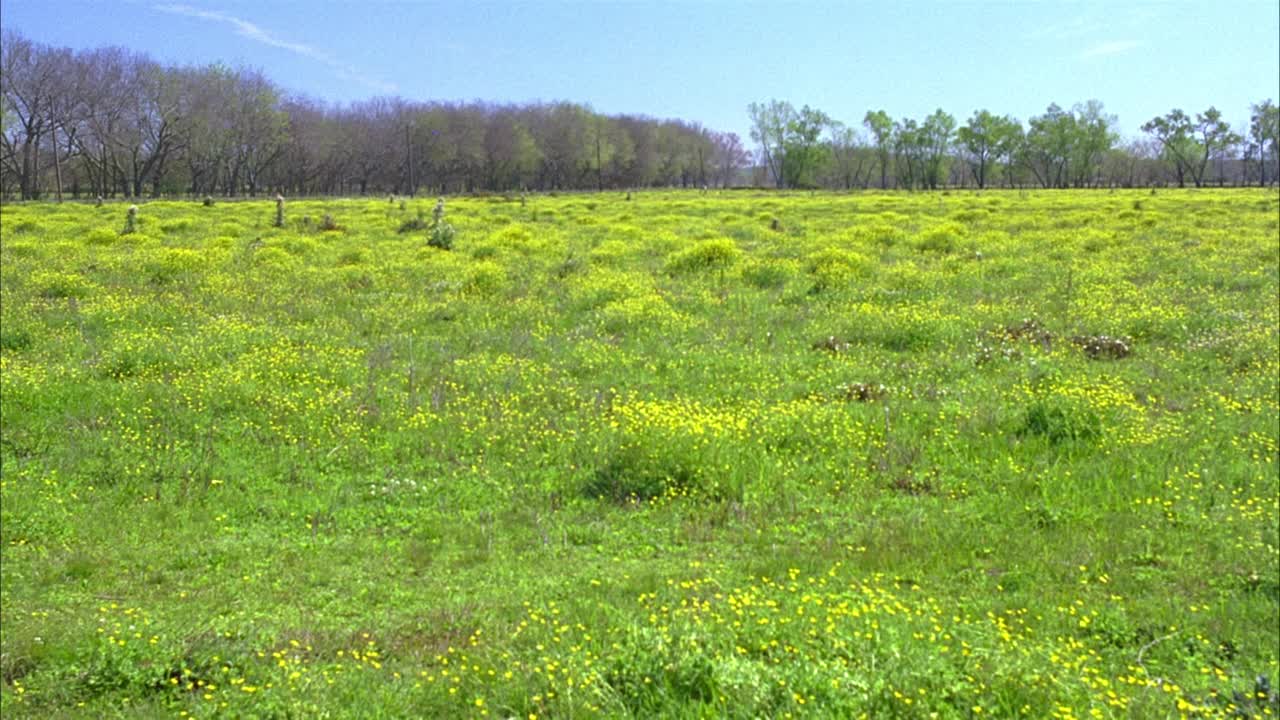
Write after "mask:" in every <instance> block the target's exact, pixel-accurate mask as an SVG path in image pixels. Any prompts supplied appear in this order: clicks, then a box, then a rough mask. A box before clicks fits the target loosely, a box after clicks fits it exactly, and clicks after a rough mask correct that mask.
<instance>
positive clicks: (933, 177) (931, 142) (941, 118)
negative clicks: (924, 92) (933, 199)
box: [918, 108, 956, 190]
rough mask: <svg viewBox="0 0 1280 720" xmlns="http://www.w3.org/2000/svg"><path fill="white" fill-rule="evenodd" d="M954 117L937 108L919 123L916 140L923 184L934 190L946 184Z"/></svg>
mask: <svg viewBox="0 0 1280 720" xmlns="http://www.w3.org/2000/svg"><path fill="white" fill-rule="evenodd" d="M955 129H956V119H955V118H954V117H952V116H951V115H949V114H948V113H945V112H943V111H942V108H938V109H937V110H936V111H934V113H933V114H932V115H930V116H929V117H927V118H925V119H924V122H923V123H921V124H920V134H919V136H918V141H919V143H920V145H921V156H922V157H923V159H924V165H923V172H924V177H923V181H924V184H925V185H927V186H928V187H929V189H931V190H936V189H937V188H939V187H940V186H943V185H945V184H946V178H947V166H948V164H949V163H950V162H951V155H950V150H951V143H952V134H953V133H954V132H955Z"/></svg>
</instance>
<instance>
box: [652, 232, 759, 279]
mask: <svg viewBox="0 0 1280 720" xmlns="http://www.w3.org/2000/svg"><path fill="white" fill-rule="evenodd" d="M741 255H742V251H741V250H739V249H738V246H737V244H735V243H734V242H733V241H732V240H730V239H729V238H715V239H713V240H703V241H702V242H700V243H698V244H697V245H694V246H693V247H689V248H685V249H684V250H679V251H676V252H674V253H671V254H670V255H668V256H667V262H666V265H665V269H666V271H667V272H668V273H671V274H673V275H677V274H683V273H699V272H708V271H712V270H716V271H719V272H724V271H725V270H726V269H728V268H729V267H730V266H732V265H733V264H734V263H736V262H737V261H738V258H739V257H741Z"/></svg>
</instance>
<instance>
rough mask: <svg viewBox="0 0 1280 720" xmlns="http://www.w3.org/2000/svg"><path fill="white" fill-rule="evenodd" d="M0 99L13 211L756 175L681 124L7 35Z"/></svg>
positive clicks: (743, 154) (736, 144) (724, 139)
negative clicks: (204, 198) (80, 204)
mask: <svg viewBox="0 0 1280 720" xmlns="http://www.w3.org/2000/svg"><path fill="white" fill-rule="evenodd" d="M0 90H2V93H0V94H2V96H3V98H2V102H3V105H2V107H0V110H2V112H0V119H2V121H0V136H3V140H2V141H0V142H2V146H0V193H2V194H3V195H4V196H6V197H14V196H16V197H20V198H22V199H34V198H41V197H48V196H50V195H51V194H52V195H53V196H56V197H59V198H61V197H62V196H63V195H64V194H71V195H73V196H83V195H89V196H94V195H98V196H104V197H112V196H126V197H146V196H152V197H155V196H161V195H168V194H179V193H189V194H192V195H206V194H220V195H226V196H237V195H255V194H259V193H262V192H268V191H269V192H283V193H285V194H287V195H317V194H340V195H346V194H356V193H358V194H365V193H374V192H376V193H397V194H404V195H413V194H415V193H416V192H420V191H424V192H425V191H429V192H433V193H442V192H474V191H514V190H520V189H525V188H528V189H531V190H574V189H604V188H620V187H627V188H641V187H653V186H680V187H690V186H692V187H704V186H708V185H728V184H731V183H734V182H736V178H737V177H738V173H739V172H740V170H741V169H742V168H743V167H745V166H746V165H747V163H748V162H749V154H748V153H747V151H746V149H745V148H744V147H743V144H742V141H741V140H740V139H739V138H738V136H737V135H735V134H733V133H721V132H716V131H713V130H710V129H708V128H705V127H702V126H701V125H699V124H697V123H689V122H684V121H681V120H660V119H654V118H650V117H644V116H634V115H616V116H609V115H603V114H600V113H596V112H593V111H592V110H591V109H590V108H589V107H586V106H584V105H580V104H574V103H568V102H554V103H537V104H526V105H514V104H490V103H482V102H472V103H423V102H413V101H409V100H405V99H403V98H398V97H380V98H374V99H370V100H367V101H364V102H357V103H351V104H347V105H333V104H328V103H325V102H322V101H320V100H316V99H312V98H307V97H303V96H298V95H292V94H289V93H286V92H284V91H283V90H282V89H281V88H279V87H278V86H276V85H275V84H274V83H272V81H271V80H270V79H268V78H267V77H266V76H265V75H264V74H263V73H262V72H260V71H258V70H253V69H245V68H229V67H226V66H224V65H221V64H212V65H205V66H198V67H175V66H166V65H163V64H160V63H158V62H156V61H154V60H152V59H151V58H149V57H147V56H145V55H142V54H139V53H135V52H130V51H128V50H125V49H121V48H114V47H112V48H99V49H92V50H84V51H75V50H71V49H69V48H58V47H50V46H46V45H42V44H40V43H36V42H32V41H31V40H29V39H27V38H25V37H23V36H21V35H19V34H17V33H13V32H6V33H5V34H4V35H3V38H2V40H0Z"/></svg>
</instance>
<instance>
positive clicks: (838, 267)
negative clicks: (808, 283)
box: [805, 248, 871, 291]
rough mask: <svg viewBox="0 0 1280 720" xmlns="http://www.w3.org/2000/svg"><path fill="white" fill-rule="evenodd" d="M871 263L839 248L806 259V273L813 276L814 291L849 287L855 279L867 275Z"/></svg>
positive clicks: (856, 254)
mask: <svg viewBox="0 0 1280 720" xmlns="http://www.w3.org/2000/svg"><path fill="white" fill-rule="evenodd" d="M870 266H871V261H870V260H868V259H867V258H866V256H864V255H860V254H858V253H855V252H850V251H848V250H840V249H839V248H827V249H825V250H819V251H817V252H815V253H811V254H810V255H809V256H808V257H806V258H805V271H806V272H808V273H809V274H810V275H811V276H813V286H814V290H819V291H821V290H830V289H834V288H840V287H844V286H847V285H848V284H849V283H850V282H851V281H852V280H853V279H854V278H855V277H858V276H861V275H866V274H867V272H868V270H869V268H870Z"/></svg>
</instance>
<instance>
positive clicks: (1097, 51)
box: [1080, 40, 1142, 60]
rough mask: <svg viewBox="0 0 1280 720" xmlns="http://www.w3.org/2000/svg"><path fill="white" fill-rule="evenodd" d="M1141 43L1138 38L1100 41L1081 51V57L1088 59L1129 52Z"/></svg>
mask: <svg viewBox="0 0 1280 720" xmlns="http://www.w3.org/2000/svg"><path fill="white" fill-rule="evenodd" d="M1141 44H1142V43H1140V42H1138V41H1136V40H1112V41H1111V42H1104V43H1099V44H1097V45H1094V46H1093V47H1090V48H1088V49H1086V50H1085V51H1084V52H1082V53H1080V59H1081V60H1088V59H1090V58H1098V57H1107V56H1110V55H1119V54H1120V53H1124V52H1129V51H1130V50H1132V49H1134V48H1136V47H1138V46H1139V45H1141Z"/></svg>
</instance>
